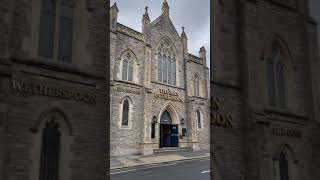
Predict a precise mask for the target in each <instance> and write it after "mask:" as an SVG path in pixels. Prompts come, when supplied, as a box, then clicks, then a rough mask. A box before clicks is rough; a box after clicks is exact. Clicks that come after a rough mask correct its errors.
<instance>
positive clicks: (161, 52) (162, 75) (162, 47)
mask: <svg viewBox="0 0 320 180" xmlns="http://www.w3.org/2000/svg"><path fill="white" fill-rule="evenodd" d="M157 59H158V81H159V82H162V83H166V84H170V85H176V59H175V47H174V45H173V43H172V42H171V41H170V40H169V39H164V40H162V41H161V42H160V44H159V46H158V49H157Z"/></svg>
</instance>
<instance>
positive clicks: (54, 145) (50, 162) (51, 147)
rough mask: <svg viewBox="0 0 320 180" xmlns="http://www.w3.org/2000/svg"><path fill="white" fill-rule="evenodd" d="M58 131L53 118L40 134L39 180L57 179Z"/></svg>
mask: <svg viewBox="0 0 320 180" xmlns="http://www.w3.org/2000/svg"><path fill="white" fill-rule="evenodd" d="M59 156H60V131H59V125H58V123H56V122H55V119H54V117H52V120H51V121H50V122H47V123H46V126H45V128H44V130H43V132H42V147H41V158H40V175H39V180H58V179H59Z"/></svg>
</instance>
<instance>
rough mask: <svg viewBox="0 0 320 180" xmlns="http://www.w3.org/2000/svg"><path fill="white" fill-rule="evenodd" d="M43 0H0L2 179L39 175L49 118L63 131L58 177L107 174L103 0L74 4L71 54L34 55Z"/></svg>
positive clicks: (30, 179) (79, 179) (76, 179)
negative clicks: (68, 58)
mask: <svg viewBox="0 0 320 180" xmlns="http://www.w3.org/2000/svg"><path fill="white" fill-rule="evenodd" d="M41 2H43V1H40V0H35V1H25V0H5V1H1V2H0V14H1V16H0V26H1V30H0V179H3V180H9V179H10V180H17V179H25V180H35V179H39V174H40V173H39V170H40V167H39V162H40V154H41V153H40V151H41V146H42V145H43V144H42V143H41V137H42V136H41V135H42V133H43V129H44V126H45V124H46V123H47V122H49V121H50V120H52V121H55V122H56V123H58V125H59V132H60V142H61V143H60V144H61V146H60V149H59V151H60V156H59V158H58V159H59V167H58V168H59V174H58V179H60V180H64V179H68V180H71V179H73V180H87V179H94V180H102V179H106V174H107V173H106V170H107V169H108V168H107V163H106V162H107V161H106V159H107V157H108V153H107V152H108V134H107V133H106V132H108V124H107V122H106V119H107V112H108V111H109V109H108V108H107V106H106V104H107V102H106V95H105V91H106V89H108V87H107V86H106V85H105V84H106V83H105V82H106V77H107V78H109V74H108V73H107V72H108V71H107V69H108V68H109V67H108V66H107V59H108V57H107V50H106V47H107V46H108V44H109V43H108V41H109V39H108V34H107V33H106V30H107V28H108V24H106V22H107V19H106V17H107V15H108V14H107V10H106V9H105V1H104V0H90V1H89V0H88V1H87V0H80V1H74V3H73V4H72V7H73V12H74V14H73V17H74V18H73V30H74V31H73V38H72V39H73V40H72V48H73V49H72V51H73V53H72V59H71V62H62V61H59V60H57V59H44V58H42V57H40V56H38V39H39V38H38V37H39V34H40V33H39V21H40V11H41V10H40V7H41V6H40V5H41ZM52 2H56V1H52ZM59 2H60V1H59ZM55 39H58V38H57V37H55Z"/></svg>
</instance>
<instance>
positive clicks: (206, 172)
mask: <svg viewBox="0 0 320 180" xmlns="http://www.w3.org/2000/svg"><path fill="white" fill-rule="evenodd" d="M209 172H210V170H208V171H202V172H201V174H204V173H209Z"/></svg>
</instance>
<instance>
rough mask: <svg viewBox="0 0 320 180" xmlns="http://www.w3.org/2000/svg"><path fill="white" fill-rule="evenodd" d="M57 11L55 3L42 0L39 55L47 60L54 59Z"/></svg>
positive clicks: (50, 0)
mask: <svg viewBox="0 0 320 180" xmlns="http://www.w3.org/2000/svg"><path fill="white" fill-rule="evenodd" d="M55 10H56V7H55V3H54V1H52V0H42V7H41V15H40V29H39V36H40V37H39V52H38V53H39V55H40V56H43V57H47V58H52V57H53V39H54V24H55Z"/></svg>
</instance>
